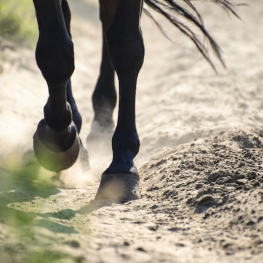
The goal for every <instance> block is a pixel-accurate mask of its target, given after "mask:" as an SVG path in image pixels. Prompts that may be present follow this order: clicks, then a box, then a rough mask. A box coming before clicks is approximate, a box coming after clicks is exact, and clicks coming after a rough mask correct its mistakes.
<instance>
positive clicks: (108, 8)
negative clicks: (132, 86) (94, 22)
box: [91, 0, 116, 132]
mask: <svg viewBox="0 0 263 263" xmlns="http://www.w3.org/2000/svg"><path fill="white" fill-rule="evenodd" d="M99 3H100V20H101V24H102V40H103V43H102V60H101V66H100V75H99V78H98V80H97V84H96V86H95V90H94V92H93V96H92V104H93V110H94V119H93V123H92V128H95V129H96V130H97V128H100V129H101V130H102V131H105V130H106V131H107V130H111V129H113V127H114V123H113V119H112V113H113V110H114V108H115V106H116V91H115V85H114V68H113V67H112V64H111V61H110V57H109V52H108V46H107V42H106V31H107V30H108V28H109V26H110V25H111V22H112V19H113V16H114V12H115V6H116V0H99ZM91 132H93V131H92V129H91Z"/></svg>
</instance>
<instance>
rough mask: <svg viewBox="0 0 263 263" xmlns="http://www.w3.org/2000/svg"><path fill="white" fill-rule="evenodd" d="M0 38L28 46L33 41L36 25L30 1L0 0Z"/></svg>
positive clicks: (35, 34)
mask: <svg viewBox="0 0 263 263" xmlns="http://www.w3.org/2000/svg"><path fill="white" fill-rule="evenodd" d="M0 36H1V38H2V39H3V40H12V41H19V42H23V43H29V44H30V42H32V41H35V39H36V37H37V23H36V19H35V11H34V6H33V1H32V0H19V1H17V0H0Z"/></svg>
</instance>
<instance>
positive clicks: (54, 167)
mask: <svg viewBox="0 0 263 263" xmlns="http://www.w3.org/2000/svg"><path fill="white" fill-rule="evenodd" d="M48 129H49V128H47V129H46V130H45V127H44V126H43V125H42V124H41V122H40V124H39V126H38V128H37V131H36V133H35V134H34V137H33V148H34V152H35V156H36V158H37V160H38V162H39V164H40V165H41V166H43V167H44V168H46V169H47V170H50V171H53V172H60V171H62V170H66V169H68V168H70V167H71V166H72V165H73V164H74V163H75V162H76V160H77V159H78V155H79V150H80V139H79V136H78V133H77V131H76V127H75V125H74V124H71V125H70V127H69V134H70V137H71V139H70V141H72V142H73V143H72V142H71V143H70V146H69V147H66V149H65V147H59V146H57V145H56V140H54V137H52V136H50V138H49V135H50V134H49V130H48ZM50 133H52V132H50ZM43 134H44V135H46V137H45V136H43ZM52 138H53V139H52Z"/></svg>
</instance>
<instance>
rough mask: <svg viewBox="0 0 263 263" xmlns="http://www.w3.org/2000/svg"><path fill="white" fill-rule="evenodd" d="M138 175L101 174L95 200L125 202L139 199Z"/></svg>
mask: <svg viewBox="0 0 263 263" xmlns="http://www.w3.org/2000/svg"><path fill="white" fill-rule="evenodd" d="M139 181H140V177H139V175H138V173H127V174H122V173H116V174H103V175H102V176H101V181H100V186H99V189H98V192H97V194H96V197H95V200H105V201H109V202H126V201H131V200H136V199H139V198H141V196H140V192H139Z"/></svg>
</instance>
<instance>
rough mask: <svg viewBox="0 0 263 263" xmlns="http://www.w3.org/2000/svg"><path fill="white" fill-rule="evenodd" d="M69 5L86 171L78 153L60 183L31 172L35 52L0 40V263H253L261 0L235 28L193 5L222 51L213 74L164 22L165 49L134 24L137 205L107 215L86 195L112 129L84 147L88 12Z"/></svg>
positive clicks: (261, 130) (258, 257)
mask: <svg viewBox="0 0 263 263" xmlns="http://www.w3.org/2000/svg"><path fill="white" fill-rule="evenodd" d="M69 3H70V5H71V8H72V13H73V20H72V34H73V40H74V43H75V56H76V70H75V73H74V76H73V78H72V82H73V88H74V95H75V99H76V101H77V104H78V107H79V109H80V112H81V114H82V117H83V121H84V123H83V129H82V131H81V135H80V136H81V138H82V141H83V142H85V145H86V148H87V150H88V152H89V160H90V167H91V170H89V169H88V166H87V164H85V163H83V161H82V159H83V158H86V155H85V153H82V154H81V158H80V159H81V160H78V161H77V163H76V164H75V165H74V166H73V167H72V168H70V169H69V170H68V171H65V172H62V173H61V174H59V175H57V174H54V173H51V172H47V171H45V170H44V169H43V168H40V167H39V166H38V164H37V163H36V161H35V159H34V154H33V152H32V136H33V134H34V131H35V129H36V125H37V123H38V122H39V120H40V119H41V118H42V116H43V112H42V108H43V105H44V104H45V102H46V99H47V88H46V84H45V81H44V80H43V78H42V76H41V73H40V72H39V70H38V68H37V66H36V64H35V60H34V51H33V50H32V49H30V48H21V47H18V46H17V45H16V44H13V43H7V44H5V46H4V48H2V50H1V54H0V57H1V64H0V68H1V73H0V83H1V88H0V97H1V105H0V116H1V129H0V141H1V148H0V209H1V210H0V244H1V246H0V255H1V262H3V263H9V262H12V263H13V262H110V263H115V262H184V263H185V262H195V263H198V262H200V263H203V262H218V263H219V262H220V263H221V262H239V263H242V262H253V263H254V262H257V263H261V262H263V253H262V252H263V234H262V231H263V187H262V186H263V171H262V168H263V164H262V155H263V99H262V98H263V71H262V70H263V60H262V57H263V49H262V39H263V31H262V28H261V26H260V25H261V24H262V23H263V6H262V4H261V3H260V1H255V0H254V1H249V2H248V3H249V6H246V7H239V8H237V11H238V13H239V14H240V16H241V17H242V21H240V20H238V19H236V18H234V17H233V16H229V15H228V14H226V13H225V12H224V11H223V10H221V9H219V8H216V7H215V6H214V5H212V4H206V5H202V4H199V7H200V10H201V12H202V14H203V15H204V17H205V22H206V25H207V27H208V28H209V30H210V31H211V32H212V34H213V36H215V38H216V39H217V41H218V43H219V44H220V46H221V47H222V49H223V56H224V59H225V62H226V65H227V70H226V69H223V68H222V67H221V66H220V64H219V63H217V62H216V61H215V63H216V66H217V69H218V74H215V72H214V71H213V70H212V69H211V67H210V66H209V65H208V64H207V63H206V62H205V61H204V60H203V59H202V57H201V55H200V54H198V52H197V51H196V49H195V47H194V46H193V44H192V43H190V41H189V40H188V39H186V38H185V37H184V36H182V35H181V34H180V33H179V32H178V31H177V30H176V29H173V28H172V27H171V26H167V23H166V22H165V21H163V20H161V21H162V23H163V25H164V26H165V28H166V30H167V32H168V34H169V36H170V37H171V38H172V39H173V40H174V42H175V43H176V44H174V43H172V42H170V41H169V40H167V39H166V38H164V37H163V36H162V34H161V33H160V32H159V31H158V29H157V28H156V27H155V26H154V24H153V23H152V22H151V21H150V20H149V18H147V17H146V16H143V18H142V29H143V32H144V40H145V46H146V57H145V63H144V67H143V69H142V70H141V73H140V76H139V80H138V89H137V102H136V104H137V113H136V116H137V125H138V133H139V136H140V140H141V148H140V153H139V154H138V156H137V157H136V164H137V166H138V168H139V173H140V176H141V193H142V199H140V200H137V201H133V202H128V203H125V204H112V205H109V206H104V207H100V206H99V204H97V203H96V202H95V203H94V202H91V200H93V199H94V196H95V193H96V190H97V188H98V184H99V178H100V175H101V173H102V172H103V171H104V170H105V169H106V168H107V165H109V162H110V161H111V149H110V135H104V136H101V139H97V140H91V139H88V140H86V138H87V137H88V135H89V133H90V127H91V121H92V119H93V112H92V105H91V95H92V91H93V87H94V85H95V82H96V78H97V75H98V70H99V64H100V42H101V34H100V33H99V32H100V22H99V19H98V5H97V1H95V0H89V1H86V0H74V1H73V0H71V1H69ZM157 17H158V16H157ZM115 120H116V111H115ZM86 142H87V143H86ZM90 202H91V203H90Z"/></svg>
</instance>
